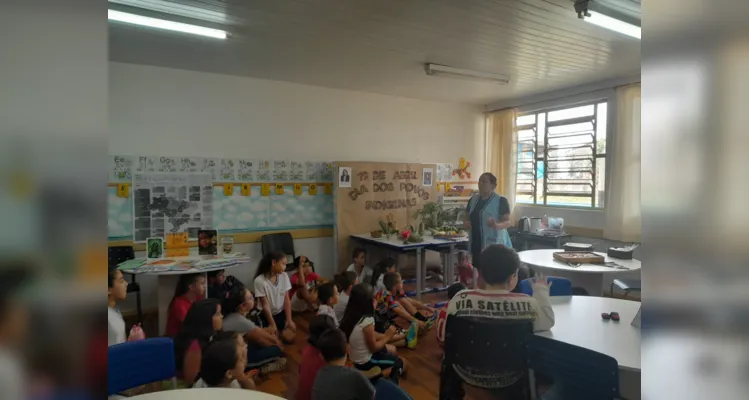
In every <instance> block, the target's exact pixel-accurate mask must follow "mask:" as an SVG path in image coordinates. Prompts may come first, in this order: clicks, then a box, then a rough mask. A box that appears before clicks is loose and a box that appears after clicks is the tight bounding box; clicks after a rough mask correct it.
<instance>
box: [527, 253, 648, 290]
mask: <svg viewBox="0 0 749 400" xmlns="http://www.w3.org/2000/svg"><path fill="white" fill-rule="evenodd" d="M562 251H564V250H563V249H544V250H528V251H521V252H520V253H518V255H519V256H520V261H522V262H524V263H525V264H528V265H530V266H532V267H534V268H535V269H538V270H540V271H538V272H541V273H543V274H544V275H548V276H559V277H563V278H567V279H569V280H570V281H572V285H573V286H577V287H582V288H584V289H585V290H587V291H588V294H590V295H591V296H602V295H603V275H604V274H621V273H625V272H628V271H638V270H640V268H641V266H640V261H639V260H635V259H632V260H620V259H618V258H611V257H609V256H607V255H606V253H599V252H596V254H600V255H602V256H604V259H605V261H606V262H610V261H613V262H615V263H617V264H619V265H621V266H623V267H625V268H626V269H616V268H612V267H604V266H602V265H595V264H582V265H580V266H579V267H576V268H573V267H570V266H569V265H567V264H566V263H564V262H561V261H557V260H555V259H554V253H556V252H562Z"/></svg>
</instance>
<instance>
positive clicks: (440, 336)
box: [437, 282, 466, 347]
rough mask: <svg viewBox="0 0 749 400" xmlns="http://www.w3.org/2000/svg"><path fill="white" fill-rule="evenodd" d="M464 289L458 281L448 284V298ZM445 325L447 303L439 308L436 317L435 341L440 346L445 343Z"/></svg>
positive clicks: (450, 298)
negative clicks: (438, 313)
mask: <svg viewBox="0 0 749 400" xmlns="http://www.w3.org/2000/svg"><path fill="white" fill-rule="evenodd" d="M465 289H466V287H465V285H463V284H462V283H460V282H458V283H455V284H453V285H450V287H449V288H447V297H448V300H452V299H453V297H455V295H456V294H458V292H460V291H461V290H465ZM445 325H447V305H445V307H442V308H441V309H440V315H439V317H437V342H439V344H440V346H441V347H443V346H444V345H445Z"/></svg>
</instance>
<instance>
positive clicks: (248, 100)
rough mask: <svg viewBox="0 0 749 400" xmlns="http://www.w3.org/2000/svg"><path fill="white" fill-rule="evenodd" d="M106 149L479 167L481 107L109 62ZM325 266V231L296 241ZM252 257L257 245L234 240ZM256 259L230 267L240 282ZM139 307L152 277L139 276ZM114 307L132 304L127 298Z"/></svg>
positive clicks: (150, 292)
mask: <svg viewBox="0 0 749 400" xmlns="http://www.w3.org/2000/svg"><path fill="white" fill-rule="evenodd" d="M109 83H110V86H109V94H110V99H109V102H110V103H109V109H110V127H109V133H110V135H109V139H110V141H109V143H110V144H109V153H110V154H123V155H167V156H183V155H184V156H205V157H257V158H268V159H274V158H275V159H279V158H282V159H299V160H311V161H337V160H360V161H361V160H366V161H370V160H371V161H415V162H453V163H457V161H458V159H459V158H460V157H465V158H466V159H468V160H469V161H471V164H472V170H473V171H474V172H479V171H483V166H484V117H483V115H482V111H483V110H482V108H481V107H474V106H467V105H461V104H451V103H439V102H430V101H423V100H414V99H406V98H399V97H392V96H384V95H379V94H371V93H362V92H354V91H346V90H338V89H327V88H321V87H316V86H308V85H299V84H294V83H285V82H276V81H267V80H260V79H250V78H242V77H236V76H225V75H216V74H207V73H201V72H193V71H183V70H175V69H168V68H160V67H151V66H141V65H133V64H121V63H110V77H109ZM295 246H296V247H297V248H298V249H299V252H300V253H304V254H306V255H308V256H309V257H310V258H311V259H312V260H314V261H315V265H316V267H318V269H319V270H320V271H319V272H322V273H324V274H327V275H329V274H331V273H332V271H333V265H332V261H333V240H332V238H319V239H304V240H297V241H295ZM237 248H238V249H239V250H240V251H244V252H247V253H248V254H249V255H250V256H251V257H254V258H255V259H256V260H257V259H258V257H259V256H260V246H259V244H257V243H253V244H246V245H238V246H237ZM254 272H255V265H254V264H253V265H251V266H250V267H244V268H242V267H240V268H235V269H233V270H232V271H231V273H232V274H233V275H235V276H237V277H238V278H240V279H241V280H243V281H244V282H248V281H249V280H250V279H251V277H252V276H253V275H254ZM139 282H141V287H142V290H143V292H144V293H143V307H144V308H151V307H154V306H155V304H156V292H155V284H156V282H155V280H154V279H149V278H148V277H142V278H140V279H139ZM132 297H133V298H132V299H128V302H127V304H125V305H124V306H123V310H131V309H132V308H133V307H134V304H135V301H134V297H135V296H132Z"/></svg>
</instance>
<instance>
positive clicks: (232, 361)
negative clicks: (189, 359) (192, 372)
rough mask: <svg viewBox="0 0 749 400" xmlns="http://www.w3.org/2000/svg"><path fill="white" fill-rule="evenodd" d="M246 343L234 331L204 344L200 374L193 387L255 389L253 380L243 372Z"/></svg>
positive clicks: (248, 374)
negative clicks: (206, 344)
mask: <svg viewBox="0 0 749 400" xmlns="http://www.w3.org/2000/svg"><path fill="white" fill-rule="evenodd" d="M246 364H247V345H246V343H245V342H244V339H242V336H241V335H240V334H238V333H236V332H227V334H225V335H224V337H222V338H221V339H217V340H215V341H213V342H212V343H210V344H209V345H208V346H206V349H205V352H204V354H203V357H202V359H201V360H200V374H199V378H198V380H197V382H195V384H194V385H193V387H194V388H209V387H220V388H235V389H250V390H252V389H255V381H253V380H252V376H251V374H250V373H246V372H245V366H246Z"/></svg>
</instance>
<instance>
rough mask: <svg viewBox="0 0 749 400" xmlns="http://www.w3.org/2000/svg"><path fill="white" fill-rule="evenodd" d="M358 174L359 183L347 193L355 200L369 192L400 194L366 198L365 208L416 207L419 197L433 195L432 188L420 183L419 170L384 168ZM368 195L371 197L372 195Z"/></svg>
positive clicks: (426, 198) (427, 198)
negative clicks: (387, 169) (389, 196)
mask: <svg viewBox="0 0 749 400" xmlns="http://www.w3.org/2000/svg"><path fill="white" fill-rule="evenodd" d="M356 176H357V177H358V178H359V185H352V188H351V189H349V191H348V193H347V194H348V197H349V198H350V199H351V200H353V201H357V200H359V199H360V198H361V197H362V195H364V194H367V193H389V192H393V193H398V194H399V196H398V197H399V198H397V199H387V200H365V201H363V202H362V203H363V206H364V210H392V209H397V208H408V207H414V206H416V205H417V204H418V200H419V199H421V200H423V201H429V199H430V198H431V196H432V195H431V190H430V188H424V187H422V186H421V185H420V180H419V178H420V175H419V173H418V171H412V170H404V171H400V170H399V171H393V172H391V173H387V172H386V171H384V170H374V171H361V172H359V173H358V174H357V175H356ZM370 178H371V179H370ZM411 181H415V182H416V183H412V182H411ZM367 197H368V198H370V197H371V196H367Z"/></svg>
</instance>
